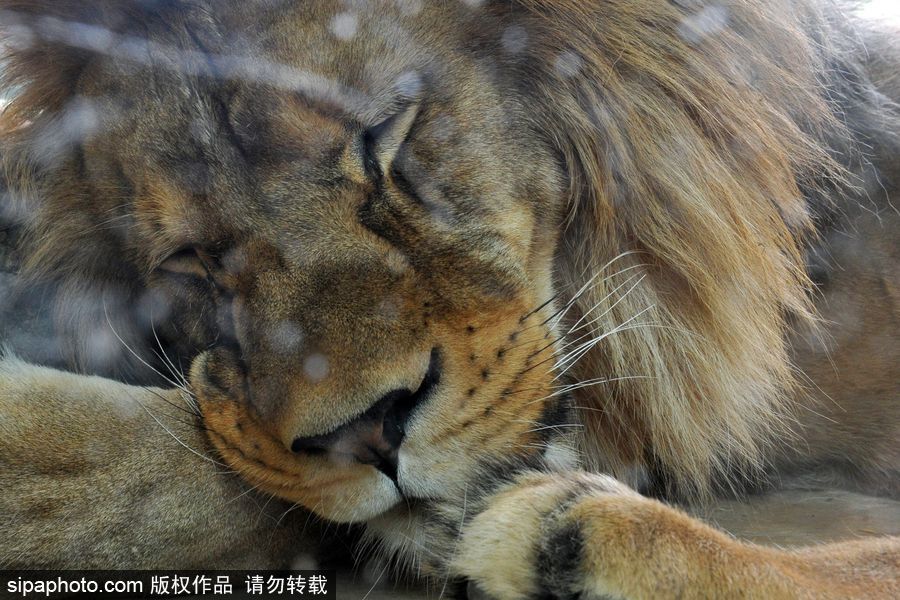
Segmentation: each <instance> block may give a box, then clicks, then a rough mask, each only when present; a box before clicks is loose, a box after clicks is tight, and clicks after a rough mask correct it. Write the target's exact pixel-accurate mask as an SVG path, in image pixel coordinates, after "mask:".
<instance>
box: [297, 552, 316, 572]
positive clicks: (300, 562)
mask: <svg viewBox="0 0 900 600" xmlns="http://www.w3.org/2000/svg"><path fill="white" fill-rule="evenodd" d="M318 568H319V561H317V560H316V557H315V556H313V555H312V554H309V553H308V552H302V553H300V554H298V555H297V556H295V557H294V560H292V561H291V570H293V571H315V570H316V569H318Z"/></svg>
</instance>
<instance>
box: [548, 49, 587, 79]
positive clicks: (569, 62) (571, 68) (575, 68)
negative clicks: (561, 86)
mask: <svg viewBox="0 0 900 600" xmlns="http://www.w3.org/2000/svg"><path fill="white" fill-rule="evenodd" d="M582 65H583V61H582V60H581V57H580V56H578V55H577V54H575V53H574V52H572V51H571V50H566V51H565V52H561V53H560V55H559V56H557V57H556V63H555V64H554V66H555V67H556V70H557V71H558V72H559V74H560V75H562V76H563V77H574V76H575V75H578V73H580V72H581V67H582Z"/></svg>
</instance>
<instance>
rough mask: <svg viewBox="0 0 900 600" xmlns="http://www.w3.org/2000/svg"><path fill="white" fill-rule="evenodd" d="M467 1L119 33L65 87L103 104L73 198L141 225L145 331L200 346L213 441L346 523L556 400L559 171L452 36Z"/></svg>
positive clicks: (265, 478)
mask: <svg viewBox="0 0 900 600" xmlns="http://www.w3.org/2000/svg"><path fill="white" fill-rule="evenodd" d="M241 16H242V17H245V18H250V17H249V16H248V15H241ZM476 16H477V15H476V14H473V13H472V12H471V11H469V10H466V9H459V10H457V9H454V8H450V7H424V6H423V7H422V9H421V11H419V12H417V13H416V14H408V13H406V12H404V11H403V10H400V9H398V8H396V7H394V8H389V7H383V8H379V9H378V10H375V11H374V12H370V13H366V14H364V15H360V16H359V17H358V18H357V17H354V19H357V20H355V21H354V22H353V23H352V24H350V23H346V22H344V23H343V25H342V24H341V23H342V22H343V21H342V20H344V21H346V19H348V18H351V17H349V16H348V15H346V14H343V13H341V12H340V10H338V9H337V8H336V7H335V6H334V4H333V3H327V2H316V3H297V4H296V5H292V7H291V8H290V9H289V10H285V9H281V12H278V13H277V14H275V13H274V12H273V13H272V14H267V15H266V17H271V19H268V18H260V17H259V16H256V17H254V20H253V22H255V23H258V26H257V27H256V28H251V31H252V34H251V37H250V38H249V39H247V38H244V37H242V38H241V39H240V40H239V42H240V43H238V42H237V41H234V40H228V39H225V38H224V37H223V36H221V35H220V34H219V33H216V34H215V35H214V34H212V33H209V32H204V31H203V30H202V29H201V33H199V34H198V35H199V36H200V38H201V39H199V40H197V41H196V42H195V43H194V44H192V45H191V47H190V48H189V49H175V48H174V47H167V46H166V44H165V43H163V42H160V43H159V45H158V46H154V47H152V48H150V49H149V52H150V54H151V58H150V59H149V61H148V62H147V63H146V64H142V62H141V61H140V60H135V61H129V60H122V59H121V57H119V56H116V53H115V52H110V56H107V57H104V58H103V59H100V60H97V61H95V62H94V63H93V64H92V65H91V66H90V67H89V68H88V70H87V72H86V73H85V74H84V75H83V76H82V79H81V81H82V82H83V83H82V91H81V93H80V94H79V96H78V97H77V99H76V100H74V101H73V102H78V103H80V104H79V106H80V107H82V108H81V109H82V110H85V108H84V107H88V108H89V110H91V111H92V112H93V114H94V115H95V116H96V117H97V118H98V119H100V121H99V122H98V124H97V127H96V130H95V132H92V134H91V135H90V136H89V137H88V139H87V140H86V141H85V143H84V145H83V157H82V160H83V180H84V181H85V182H86V185H90V186H91V187H92V189H93V190H96V195H95V196H94V197H93V202H94V203H95V204H94V205H91V206H82V207H81V210H82V211H83V213H86V214H81V215H80V216H78V217H77V218H86V219H88V220H94V221H97V222H99V221H100V220H102V219H103V218H104V217H103V216H102V215H104V214H109V213H110V212H112V213H116V212H117V211H118V213H119V214H120V215H121V216H122V218H123V219H125V220H126V221H127V226H123V227H118V228H113V235H115V236H118V239H116V244H117V245H119V247H120V248H121V251H123V252H124V254H125V255H126V256H127V261H128V264H129V267H130V269H131V270H133V271H134V272H136V273H139V274H140V275H139V278H140V286H141V287H142V288H143V290H144V291H143V292H142V298H145V299H147V298H149V300H148V301H147V302H149V305H150V308H151V309H153V310H152V311H150V312H152V313H153V314H152V315H150V317H149V320H150V321H151V322H152V323H153V324H154V328H153V335H154V336H157V337H159V339H160V342H162V343H164V344H165V345H166V346H168V347H174V348H175V349H176V351H177V354H178V355H179V356H186V357H190V356H194V355H197V354H199V355H198V356H197V358H196V360H195V361H194V363H193V367H192V368H191V371H190V382H191V384H192V388H193V391H194V393H195V394H196V395H197V397H198V399H199V404H200V407H201V410H202V420H203V426H204V427H205V428H206V429H207V430H208V433H209V436H210V439H211V440H212V442H213V444H214V445H215V446H216V448H217V449H218V451H219V453H220V454H221V455H222V457H223V458H224V459H225V460H226V461H227V462H228V464H229V465H230V466H231V467H232V468H234V469H235V470H236V471H238V472H239V473H241V474H242V475H244V477H245V478H247V479H248V480H249V481H250V483H251V484H253V485H255V486H258V487H259V488H261V489H262V490H264V491H267V492H270V493H273V494H277V495H279V496H281V497H284V498H288V499H290V500H293V501H296V502H299V503H301V504H302V505H304V506H306V507H307V508H309V509H311V510H314V511H316V512H317V513H319V514H321V515H324V516H326V517H330V518H332V519H338V520H360V519H365V518H368V517H370V516H372V515H375V514H379V513H381V512H383V511H385V510H386V509H388V508H390V507H391V506H392V505H394V504H395V503H396V502H398V501H399V500H400V498H401V495H405V496H409V497H423V498H432V497H442V496H445V495H448V494H458V493H462V492H463V488H464V487H465V485H466V484H467V481H469V480H470V479H471V478H472V477H473V474H474V473H476V472H477V471H478V469H479V466H480V465H483V464H486V463H497V462H499V461H503V460H514V459H516V458H521V459H527V458H528V457H531V456H534V455H539V454H541V453H542V452H543V451H544V450H546V447H547V441H548V439H549V438H550V437H551V434H552V432H553V431H554V427H555V426H557V425H560V424H562V423H561V420H563V419H565V418H566V417H565V416H564V414H563V413H562V412H560V411H558V410H555V407H557V406H558V405H559V404H560V400H559V398H558V397H557V395H556V394H554V393H553V392H554V389H555V388H554V386H553V383H552V369H551V366H552V360H548V359H550V358H552V350H553V347H554V335H555V334H554V331H553V329H552V326H551V324H550V322H549V321H548V317H549V316H551V315H552V313H553V308H552V307H553V306H554V304H553V302H548V301H549V300H550V299H551V298H552V296H553V283H552V280H551V279H552V277H551V272H552V264H553V258H554V251H555V245H556V238H557V235H558V234H557V232H558V230H559V221H560V218H561V214H562V206H561V204H562V198H563V197H564V189H563V188H564V185H563V183H562V179H563V176H562V173H561V168H560V166H559V165H558V162H557V159H556V158H555V156H554V155H553V154H552V152H551V150H550V149H549V147H547V146H542V145H540V144H535V134H534V127H535V124H534V123H531V122H529V121H528V120H527V118H525V117H524V116H522V115H525V114H527V111H526V110H524V108H525V107H523V106H522V105H521V100H517V98H520V97H521V95H519V94H512V93H509V92H510V90H509V86H510V81H509V80H508V79H507V78H508V77H509V75H504V74H503V73H502V72H499V73H498V72H497V71H496V70H497V68H498V66H497V62H496V61H495V60H488V56H489V54H491V53H494V52H499V51H500V50H499V49H497V48H495V49H493V50H491V51H490V52H487V51H484V52H483V54H484V55H483V56H479V54H480V52H479V51H478V50H476V49H475V48H476V46H477V45H478V44H481V43H484V41H483V40H482V41H479V40H473V39H466V38H465V37H463V36H462V32H466V31H468V32H472V31H475V30H477V26H476V25H475V24H474V23H471V26H460V25H459V23H460V22H465V21H472V20H473V19H474V18H476ZM231 17H233V18H235V19H237V16H235V15H231ZM482 17H483V15H482ZM398 24H399V26H398ZM351 25H352V29H353V31H352V35H350V33H351V32H350V31H349V29H351ZM342 27H343V29H341V28H342ZM232 33H233V32H232ZM401 33H402V34H403V35H407V36H409V38H408V39H405V40H403V41H402V42H399V43H394V41H396V40H395V39H394V36H396V35H400V34H401ZM207 34H208V37H207V38H203V37H202V36H204V35H207ZM113 43H114V44H115V43H116V42H113ZM493 43H495V44H497V43H499V41H498V40H494V42H493ZM413 48H414V49H416V50H417V51H416V52H415V53H412V52H410V49H413ZM448 48H450V49H451V50H450V51H449V52H448ZM203 59H207V60H209V62H210V64H203V63H202V60H203ZM123 197H124V205H123Z"/></svg>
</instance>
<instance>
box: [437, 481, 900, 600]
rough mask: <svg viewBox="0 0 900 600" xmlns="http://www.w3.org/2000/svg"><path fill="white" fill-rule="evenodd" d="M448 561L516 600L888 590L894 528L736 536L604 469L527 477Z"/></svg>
mask: <svg viewBox="0 0 900 600" xmlns="http://www.w3.org/2000/svg"><path fill="white" fill-rule="evenodd" d="M452 566H453V570H454V571H456V572H457V573H458V574H460V575H461V576H463V577H466V578H468V579H469V581H470V589H473V588H474V590H477V591H476V592H475V593H472V594H470V595H472V596H477V595H478V594H479V593H482V594H483V595H486V596H488V597H492V598H499V599H502V600H507V599H510V600H511V599H514V598H535V597H540V598H576V597H577V598H607V597H612V598H670V597H671V598H732V597H742V598H766V599H770V598H867V599H868V598H896V597H898V596H900V538H883V539H877V540H868V541H859V542H847V543H838V544H830V545H824V546H820V547H815V548H809V549H804V550H800V551H796V552H791V551H784V550H777V549H774V548H767V547H763V546H757V545H753V544H748V543H743V542H740V541H738V540H735V539H733V538H731V537H729V536H728V535H726V534H724V533H722V532H720V531H717V530H715V529H713V528H712V527H709V526H707V525H705V524H703V523H701V522H700V521H698V520H696V519H693V518H691V517H689V516H688V515H686V514H684V513H683V512H681V511H679V510H676V509H674V508H671V507H669V506H666V505H664V504H662V503H660V502H657V501H655V500H651V499H648V498H644V497H642V496H640V495H638V494H637V493H635V492H633V491H632V490H630V489H628V488H626V487H625V486H623V485H622V484H620V483H618V482H616V481H614V480H612V479H610V478H608V477H605V476H598V475H589V474H581V473H578V474H564V475H563V474H554V475H543V474H541V475H529V476H526V477H525V478H524V479H522V480H521V481H520V482H519V484H518V485H517V486H515V487H513V488H511V489H507V490H506V491H503V492H501V493H499V494H497V495H496V496H495V497H494V498H493V499H492V501H491V502H490V503H489V504H488V508H487V509H486V510H484V511H483V512H481V513H480V514H479V515H477V516H476V517H474V518H473V519H472V520H471V521H470V522H469V523H468V524H467V525H466V527H465V529H464V531H463V534H462V538H461V540H460V543H459V550H458V551H457V553H456V556H455V558H454V559H453V565H452Z"/></svg>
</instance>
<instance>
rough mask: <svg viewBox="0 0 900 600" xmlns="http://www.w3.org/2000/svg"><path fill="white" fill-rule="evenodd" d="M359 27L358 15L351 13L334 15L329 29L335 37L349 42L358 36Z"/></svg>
mask: <svg viewBox="0 0 900 600" xmlns="http://www.w3.org/2000/svg"><path fill="white" fill-rule="evenodd" d="M358 25H359V23H358V21H357V18H356V15H354V14H353V13H349V12H342V13H338V14H336V15H334V17H333V18H332V19H331V24H330V25H329V29H330V30H331V33H332V34H333V35H334V37H336V38H338V39H339V40H344V41H347V40H349V39H352V38H353V37H354V36H355V35H356V30H357V27H358Z"/></svg>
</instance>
